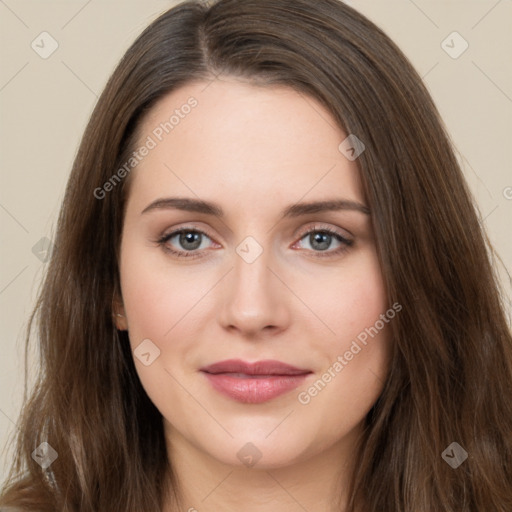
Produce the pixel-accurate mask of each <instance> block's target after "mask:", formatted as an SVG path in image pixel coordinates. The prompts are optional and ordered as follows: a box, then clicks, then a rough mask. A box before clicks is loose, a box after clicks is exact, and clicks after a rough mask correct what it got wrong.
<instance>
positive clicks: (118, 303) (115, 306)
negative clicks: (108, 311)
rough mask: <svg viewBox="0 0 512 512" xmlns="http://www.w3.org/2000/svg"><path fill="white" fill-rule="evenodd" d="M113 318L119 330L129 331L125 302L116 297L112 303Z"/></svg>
mask: <svg viewBox="0 0 512 512" xmlns="http://www.w3.org/2000/svg"><path fill="white" fill-rule="evenodd" d="M112 317H113V320H114V325H115V326H116V329H117V330H119V331H127V330H128V322H127V321H126V314H125V311H124V305H123V301H122V299H120V298H119V297H117V298H116V296H114V300H113V301H112Z"/></svg>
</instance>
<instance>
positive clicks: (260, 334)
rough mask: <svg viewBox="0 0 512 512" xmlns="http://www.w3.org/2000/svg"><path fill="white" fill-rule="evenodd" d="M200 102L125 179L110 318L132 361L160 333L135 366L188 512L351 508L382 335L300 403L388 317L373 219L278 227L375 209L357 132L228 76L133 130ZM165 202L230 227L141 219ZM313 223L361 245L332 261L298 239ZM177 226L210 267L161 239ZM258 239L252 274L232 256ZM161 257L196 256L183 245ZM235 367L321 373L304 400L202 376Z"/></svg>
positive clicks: (377, 383)
mask: <svg viewBox="0 0 512 512" xmlns="http://www.w3.org/2000/svg"><path fill="white" fill-rule="evenodd" d="M191 96H193V97H194V98H196V99H197V101H198V105H197V106H196V107H195V108H194V109H192V111H191V112H190V114H188V115H187V116H185V117H184V118H183V119H180V122H179V124H178V125H177V126H175V128H174V129H173V130H172V131H171V132H170V133H169V134H166V135H165V136H164V137H163V138H162V141H160V142H158V144H157V146H156V147H155V148H154V149H151V150H150V151H149V153H148V155H147V156H145V157H144V158H143V160H142V161H141V162H140V163H139V164H138V165H137V167H136V169H135V170H134V171H132V175H131V176H130V179H131V180H132V182H131V184H130V187H131V188H130V193H129V197H128V203H127V209H126V214H125V221H124V227H123V234H122V241H121V257H120V275H121V291H122V297H121V298H120V303H121V305H120V306H119V308H118V309H117V311H116V312H117V314H118V315H122V316H116V322H117V327H118V328H119V329H126V330H128V332H129V338H130V343H131V345H132V349H134V350H135V349H136V348H137V347H138V346H139V345H140V343H141V342H142V341H143V340H145V339H150V340H151V342H152V343H153V344H154V346H156V347H158V349H159V350H160V355H159V357H157V358H156V359H155V360H154V361H153V362H152V363H151V364H150V365H148V366H146V365H144V364H142V363H141V361H140V360H139V359H138V358H137V357H134V360H135V364H136V368H137V371H138V374H139V377H140V380H141V382H142V385H143V386H144V388H145V390H146V391H147V393H148V395H149V397H150V398H151V400H152V401H153V402H154V404H155V405H156V407H157V408H158V409H159V411H160V412H161V413H162V415H163V418H164V425H165V432H166V439H167V442H168V453H169V454H170V457H171V461H172V464H173V467H174V469H175V472H176V474H177V477H178V480H179V484H180V489H181V497H182V503H181V506H180V508H179V510H190V511H191V512H192V511H193V510H197V511H199V512H202V511H218V510H244V511H246V512H252V511H261V510H273V511H277V512H282V511H287V512H291V511H299V510H300V511H303V510H304V509H306V510H308V511H318V512H320V511H322V512H324V511H329V510H334V508H335V507H334V504H335V503H336V500H337V499H339V498H340V497H341V502H340V504H339V506H338V508H336V510H343V509H344V500H345V499H346V494H345V489H346V488H347V485H348V479H349V477H350V475H351V472H352V471H353V468H354V460H355V450H356V447H357V440H358V439H359V438H360V436H361V431H362V424H363V420H364V418H365V415H366V414H367V412H368V411H369V410H370V408H371V407H372V406H373V404H374V403H375V401H376V400H377V398H378V396H379V395H380V393H381V391H382V388H383V385H384V381H385V378H386V375H387V371H388V364H389V351H390V339H389V326H387V325H386V326H385V327H384V328H383V329H382V330H380V331H379V333H378V335H376V336H374V337H373V338H369V341H368V344H367V345H366V346H364V347H363V348H362V350H361V351H360V352H359V353H357V355H355V356H354V357H353V358H352V360H350V361H346V362H347V365H346V366H344V368H343V370H342V371H340V372H339V373H337V374H336V376H335V377H334V378H332V379H331V381H330V382H329V383H328V384H327V385H326V386H325V387H324V388H323V389H322V390H321V391H320V392H319V393H318V394H317V395H316V396H314V397H312V398H311V400H310V402H309V403H307V404H302V403H300V402H299V400H298V398H297V396H298V393H299V392H301V391H304V390H307V389H308V388H309V387H311V385H312V384H313V383H314V382H315V381H317V380H318V379H319V378H321V377H322V375H323V374H324V372H325V371H326V370H327V369H328V368H329V367H332V365H333V363H334V362H335V361H337V357H338V356H340V355H341V356H343V354H345V352H346V351H347V350H349V348H350V346H351V343H352V341H353V340H354V339H355V338H356V336H357V335H358V334H360V333H361V332H362V331H364V329H365V328H367V327H370V326H373V325H374V324H375V322H376V320H378V319H379V315H381V314H382V313H384V312H385V311H386V310H387V309H388V308H389V305H388V304H387V301H386V290H385V286H384V283H383V278H382V274H381V269H380V265H379V261H378V258H377V253H376V246H375V240H374V234H373V229H372V223H371V216H370V215H367V214H364V213H361V212H359V211H356V210H338V211H325V212H319V213H310V214H306V215H302V216H300V217H296V218H286V219H283V218H282V217H281V211H282V210H283V209H284V208H285V207H287V206H289V205H292V204H295V203H297V202H309V201H318V200H327V199H347V200H351V201H356V202H358V203H361V204H363V205H365V204H366V203H365V198H364V196H363V192H362V187H361V182H360V179H359V172H358V168H357V163H356V162H355V161H349V160H348V159H347V158H346V157H345V156H344V155H343V154H342V153H341V152H340V151H339V149H338V146H339V144H340V143H341V141H343V140H344V139H345V138H346V136H347V134H344V133H343V132H342V131H341V130H340V129H339V128H338V127H337V125H336V123H335V121H334V119H333V118H332V116H331V115H330V113H329V112H328V111H327V110H326V109H325V108H324V107H322V106H321V105H320V104H319V103H318V102H316V101H315V100H314V99H312V98H309V97H305V96H304V95H302V94H299V93H298V92H295V91H294V90H292V89H290V88H287V87H275V86H272V87H261V86H255V85H251V84H249V83H246V82H243V81H241V80H239V79H235V78H233V77H222V78H217V79H216V80H214V81H212V82H201V83H192V84H188V85H186V86H184V87H182V88H180V89H178V90H176V91H173V92H172V93H170V94H169V95H167V96H166V97H165V98H163V99H162V100H160V102H159V103H157V104H156V105H155V106H154V107H153V109H152V110H151V111H150V112H149V114H148V115H147V116H146V117H145V118H144V120H143V122H142V123H141V125H140V126H139V142H140V144H139V146H140V145H142V144H143V143H144V141H145V140H147V137H148V136H152V137H153V138H155V136H154V135H152V133H153V130H154V129H155V128H156V127H157V126H158V125H159V124H160V123H161V122H163V121H165V120H168V119H169V117H170V115H171V114H172V112H173V111H174V110H175V109H176V108H180V107H181V106H182V105H183V104H185V103H186V102H187V100H188V98H190V97H191ZM169 196H178V197H187V198H192V199H202V200H208V201H212V202H215V203H217V204H218V205H219V206H220V207H222V209H223V210H224V212H225V216H224V218H222V219H219V218H217V217H215V216H212V215H208V214H204V213H195V212H187V211H181V210H177V209H153V210H150V211H148V212H146V213H144V214H141V212H142V211H143V210H144V209H145V208H146V207H147V206H148V205H149V204H150V203H151V202H153V201H154V200H156V199H160V198H164V197H169ZM313 227H315V228H318V230H319V231H321V230H322V228H323V229H325V228H330V229H334V230H335V231H336V232H337V233H339V234H340V235H341V236H343V237H345V238H349V239H350V240H352V241H353V244H352V245H351V246H349V247H345V248H346V250H344V251H343V252H341V253H339V254H335V253H334V251H336V249H338V248H339V247H344V246H343V244H342V243H341V242H338V241H337V240H336V238H334V237H332V239H331V241H330V246H329V247H328V249H327V250H324V251H321V250H319V249H318V247H319V246H318V244H315V240H313V241H311V239H310V237H309V235H306V236H304V233H305V231H306V230H307V229H308V228H313ZM178 228H189V229H194V228H195V229H199V230H207V232H208V236H206V237H203V239H202V242H201V246H200V248H199V249H196V250H195V252H196V254H197V253H200V254H201V256H200V257H197V258H195V257H188V258H178V257H176V256H174V255H172V254H170V253H168V252H166V251H165V250H164V246H162V245H159V244H158V243H157V242H156V240H157V239H158V238H159V237H160V236H162V235H165V234H168V233H171V232H172V231H173V230H175V229H178ZM248 236H251V237H253V238H254V239H255V240H256V241H257V242H258V244H259V245H260V246H261V248H262V249H263V252H262V254H261V255H260V256H259V257H258V258H257V259H256V260H255V261H253V262H252V263H248V262H247V261H245V260H244V259H243V258H242V257H241V256H239V254H238V253H237V252H236V248H237V246H238V245H239V244H240V243H241V242H242V241H243V240H244V239H245V238H246V237H248ZM328 242H329V239H328V240H327V245H328ZM164 245H166V246H167V247H171V248H174V249H175V250H181V251H183V252H186V250H187V248H190V245H188V246H187V245H185V246H183V244H181V245H180V239H179V236H175V237H174V238H172V239H171V240H168V241H167V242H166V244H164ZM253 250H254V248H250V251H253ZM326 253H327V255H326V257H325V256H324V257H321V255H322V254H324V255H325V254H326ZM318 254H320V256H318ZM235 358H236V359H243V360H245V361H249V362H253V361H257V360H262V359H276V360H279V361H283V362H285V363H288V364H291V365H294V366H297V367H299V368H306V369H309V370H311V371H312V372H313V373H312V374H310V375H309V376H308V377H307V379H306V381H305V382H304V385H301V386H300V387H299V388H297V389H296V390H294V391H291V392H288V393H286V394H284V395H281V396H279V397H277V398H274V399H272V400H270V401H268V402H265V403H262V404H243V403H239V402H237V401H235V400H232V399H230V398H228V397H226V396H224V395H221V394H219V393H218V392H217V391H215V390H214V389H213V388H212V387H211V385H210V384H209V382H208V380H207V379H206V378H205V377H204V374H202V373H201V372H200V371H199V369H200V368H201V367H203V366H206V365H208V364H211V363H214V362H217V361H222V360H225V359H235ZM249 442H250V443H252V444H253V445H254V446H255V447H257V449H258V451H259V452H260V454H261V458H260V459H259V460H258V461H257V463H256V465H255V466H253V467H247V466H246V465H245V464H244V463H242V462H241V460H240V459H239V458H238V457H237V453H238V452H239V450H240V449H241V448H242V447H244V446H245V445H246V443H249ZM165 510H167V511H169V512H170V511H171V510H175V509H173V508H172V507H171V506H170V505H168V506H166V508H165ZM176 510H178V509H176Z"/></svg>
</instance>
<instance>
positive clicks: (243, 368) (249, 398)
mask: <svg viewBox="0 0 512 512" xmlns="http://www.w3.org/2000/svg"><path fill="white" fill-rule="evenodd" d="M201 372H202V373H203V374H204V375H205V377H206V378H207V379H208V381H209V382H210V384H211V385H212V387H213V388H214V389H215V390H216V391H218V392H219V393H221V394H223V395H225V396H228V397H229V398H231V399H233V400H236V401H238V402H242V403H247V404H250V403H252V404H256V403H262V402H266V401H268V400H271V399H273V398H276V397H277V396H280V395H282V394H284V393H287V392H289V391H291V390H292V389H295V388H297V387H298V386H299V385H301V384H302V383H303V382H304V380H305V379H306V377H307V376H308V375H310V374H311V373H312V371H311V370H308V369H303V368H297V367H295V366H291V365H289V364H286V363H282V362H281V361H274V360H265V361H256V362H254V363H248V362H245V361H241V360H239V359H229V360H226V361H220V362H218V363H214V364H211V365H209V366H206V367H204V368H201Z"/></svg>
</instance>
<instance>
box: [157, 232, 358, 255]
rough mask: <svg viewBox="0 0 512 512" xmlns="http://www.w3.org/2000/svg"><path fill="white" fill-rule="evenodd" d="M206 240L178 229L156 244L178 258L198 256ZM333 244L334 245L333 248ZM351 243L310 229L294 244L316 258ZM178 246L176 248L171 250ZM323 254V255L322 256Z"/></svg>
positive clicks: (340, 250)
mask: <svg viewBox="0 0 512 512" xmlns="http://www.w3.org/2000/svg"><path fill="white" fill-rule="evenodd" d="M208 240H209V241H210V242H213V240H212V239H211V238H210V237H209V236H208V235H207V234H206V233H204V232H203V231H200V230H197V229H180V230H178V231H173V232H172V233H169V234H167V235H163V236H162V237H161V238H160V239H159V240H158V243H159V244H160V245H161V246H162V247H163V248H164V250H165V251H167V252H169V253H171V254H174V255H175V256H178V257H194V256H199V255H200V251H201V250H204V249H207V248H208ZM303 240H305V241H306V243H307V245H309V247H308V246H306V247H304V246H303V242H302V241H303ZM333 242H334V243H335V244H336V245H335V247H334V248H333V247H332V245H333ZM352 243H353V241H352V240H348V239H346V238H344V237H343V236H342V235H341V234H340V233H337V232H336V231H332V230H330V229H326V228H323V229H319V228H316V229H311V230H309V231H308V232H306V233H305V234H303V235H302V237H301V238H300V239H299V241H298V242H296V243H295V244H294V246H295V245H297V244H300V249H308V250H310V251H312V252H313V253H316V255H317V256H323V255H324V254H325V255H327V256H332V255H334V254H338V253H341V252H343V251H344V250H346V249H348V247H350V246H351V245H352ZM176 246H178V248H177V249H176V248H173V247H176ZM322 253H324V254H322Z"/></svg>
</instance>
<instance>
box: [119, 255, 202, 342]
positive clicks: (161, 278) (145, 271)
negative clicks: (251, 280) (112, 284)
mask: <svg viewBox="0 0 512 512" xmlns="http://www.w3.org/2000/svg"><path fill="white" fill-rule="evenodd" d="M125 254H126V256H125V257H124V259H122V262H121V289H122V294H123V302H124V308H125V312H126V316H127V319H128V329H129V332H130V339H131V340H132V344H133V343H136V341H137V340H138V339H144V338H150V339H152V338H154V339H155V340H159V341H160V342H164V341H165V339H168V338H169V337H170V332H171V331H172V329H173V327H174V326H175V325H176V324H177V323H178V322H179V321H180V319H182V318H184V317H185V315H187V313H188V312H189V311H190V310H191V309H192V308H194V306H195V305H196V304H197V303H198V301H200V299H201V297H202V296H203V295H204V294H205V293H207V291H208V287H207V284H208V279H207V276H202V275H197V276H194V275H193V272H192V271H190V270H189V269H186V270H178V269H176V268H174V269H173V268H172V267H171V266H165V264H164V265H163V264H162V259H161V258H160V259H158V260H156V261H151V258H148V257H147V254H144V252H143V251H137V250H133V251H130V250H126V253H125ZM203 283H204V284H203Z"/></svg>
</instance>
